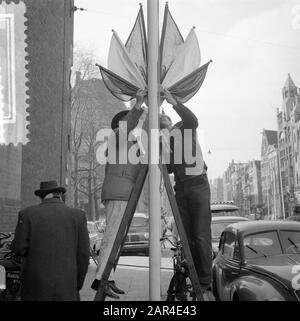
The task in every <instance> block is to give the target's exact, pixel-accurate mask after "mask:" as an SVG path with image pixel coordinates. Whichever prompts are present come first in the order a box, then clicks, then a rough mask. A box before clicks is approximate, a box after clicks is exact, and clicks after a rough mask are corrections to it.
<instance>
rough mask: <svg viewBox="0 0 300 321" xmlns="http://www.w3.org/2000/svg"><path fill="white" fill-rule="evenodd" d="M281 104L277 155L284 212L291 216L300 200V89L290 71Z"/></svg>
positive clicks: (278, 118)
mask: <svg viewBox="0 0 300 321" xmlns="http://www.w3.org/2000/svg"><path fill="white" fill-rule="evenodd" d="M282 98H283V102H282V108H281V110H278V111H277V125H278V155H279V170H280V175H281V185H282V199H283V211H284V212H283V215H284V216H285V217H287V216H290V215H291V214H292V212H293V207H294V206H295V205H296V204H300V160H299V140H300V130H299V129H300V89H299V88H297V87H296V85H295V83H294V81H293V80H292V78H291V76H290V74H288V77H287V80H286V82H285V85H284V87H283V89H282Z"/></svg>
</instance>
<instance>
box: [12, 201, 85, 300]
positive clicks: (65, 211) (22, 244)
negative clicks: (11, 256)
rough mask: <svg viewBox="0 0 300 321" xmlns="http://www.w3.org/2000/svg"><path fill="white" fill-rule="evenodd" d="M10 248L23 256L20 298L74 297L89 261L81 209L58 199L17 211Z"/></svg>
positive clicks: (81, 283) (51, 298) (56, 298)
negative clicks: (13, 236)
mask: <svg viewBox="0 0 300 321" xmlns="http://www.w3.org/2000/svg"><path fill="white" fill-rule="evenodd" d="M12 250H13V251H14V252H15V253H16V254H17V255H20V256H23V257H24V258H25V263H24V266H23V277H22V290H21V299H22V300H26V301H28V300H29V301H77V300H79V299H80V298H79V292H78V291H79V290H80V289H81V288H82V286H83V282H84V279H85V275H86V273H87V269H88V265H89V235H88V230H87V222H86V217H85V213H84V212H83V211H80V210H77V209H73V208H70V207H68V206H66V205H65V204H64V203H63V202H62V201H61V200H59V199H54V198H52V199H47V200H45V201H43V202H42V203H41V204H39V205H36V206H32V207H28V208H25V209H24V210H22V211H20V212H19V221H18V224H17V227H16V231H15V238H14V240H13V242H12Z"/></svg>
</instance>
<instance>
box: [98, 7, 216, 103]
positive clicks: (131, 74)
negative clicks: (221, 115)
mask: <svg viewBox="0 0 300 321" xmlns="http://www.w3.org/2000/svg"><path fill="white" fill-rule="evenodd" d="M194 29H195V27H193V28H192V29H191V31H190V32H189V34H188V36H187V37H186V39H185V41H184V39H183V37H182V35H181V33H180V31H179V29H178V27H177V25H176V23H175V21H174V19H173V17H172V16H171V13H170V11H169V8H168V4H167V3H166V6H165V12H164V21H163V27H162V35H161V40H160V57H159V58H160V85H161V88H162V89H167V90H168V91H170V93H171V94H172V95H173V96H175V97H176V98H177V99H178V100H179V101H180V102H182V103H185V102H187V101H188V100H189V99H190V98H192V97H193V96H194V95H195V94H196V92H197V91H198V90H199V89H200V87H201V85H202V83H203V81H204V79H205V76H206V72H207V69H208V66H209V64H210V62H211V61H209V62H208V63H206V64H205V65H203V66H201V67H199V66H200V63H201V54H200V48H199V44H198V40H197V36H196V33H195V30H194ZM107 65H108V68H104V67H103V66H100V65H98V67H99V68H100V72H101V75H102V79H103V81H104V83H105V85H106V87H107V88H108V90H109V91H110V92H111V93H112V94H113V95H114V96H115V97H117V98H118V99H120V100H123V101H129V100H131V99H133V98H135V96H136V93H137V91H138V90H139V89H146V88H147V74H148V73H147V38H146V28H145V20H144V14H143V8H142V5H140V10H139V13H138V15H137V18H136V21H135V24H134V26H133V29H132V31H131V33H130V35H129V38H128V39H127V41H126V44H125V45H124V44H123V43H122V41H121V40H120V38H119V37H118V35H117V33H116V31H114V30H113V35H112V38H111V42H110V48H109V54H108V64H107ZM162 102H163V98H162V97H161V99H160V104H161V103H162Z"/></svg>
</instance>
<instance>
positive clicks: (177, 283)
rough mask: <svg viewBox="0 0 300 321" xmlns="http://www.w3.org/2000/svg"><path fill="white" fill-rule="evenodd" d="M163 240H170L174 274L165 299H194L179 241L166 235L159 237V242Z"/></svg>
mask: <svg viewBox="0 0 300 321" xmlns="http://www.w3.org/2000/svg"><path fill="white" fill-rule="evenodd" d="M165 240H168V241H169V242H170V244H171V245H172V248H171V250H172V251H174V254H173V256H172V259H173V272H174V274H173V276H172V278H171V281H170V283H169V287H168V291H167V294H168V295H167V300H166V301H196V293H195V292H194V290H193V285H192V282H191V280H190V273H189V269H188V265H187V262H186V259H185V257H184V253H183V247H182V243H181V241H178V240H177V241H176V242H173V241H172V240H171V239H170V237H168V236H166V237H163V238H161V242H162V241H165Z"/></svg>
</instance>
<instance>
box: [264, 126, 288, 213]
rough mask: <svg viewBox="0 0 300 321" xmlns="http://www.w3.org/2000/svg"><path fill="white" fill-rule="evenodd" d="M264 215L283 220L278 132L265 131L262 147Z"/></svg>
mask: <svg viewBox="0 0 300 321" xmlns="http://www.w3.org/2000/svg"><path fill="white" fill-rule="evenodd" d="M261 181H262V202H263V208H262V209H263V214H264V216H265V218H268V219H281V218H283V213H284V209H283V206H284V204H283V202H282V192H281V191H282V186H281V177H280V171H279V158H278V132H277V131H275V130H266V129H264V130H263V133H262V145H261Z"/></svg>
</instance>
